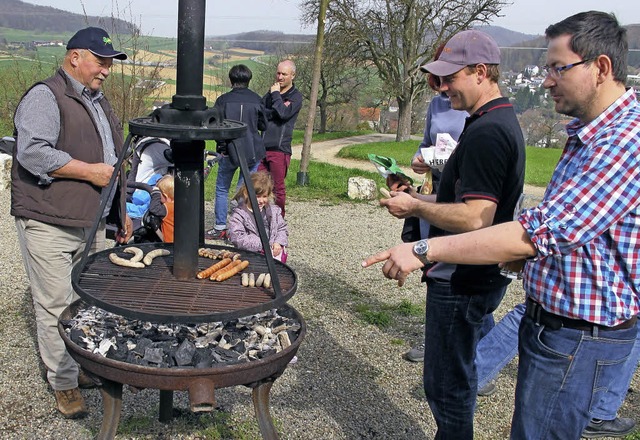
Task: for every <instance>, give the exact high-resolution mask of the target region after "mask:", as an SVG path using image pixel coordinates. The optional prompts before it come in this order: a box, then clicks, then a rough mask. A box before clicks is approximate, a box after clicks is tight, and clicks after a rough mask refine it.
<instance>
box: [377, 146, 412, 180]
mask: <svg viewBox="0 0 640 440" xmlns="http://www.w3.org/2000/svg"><path fill="white" fill-rule="evenodd" d="M368 157H369V161H370V162H371V163H372V164H373V165H375V167H376V169H377V170H378V173H380V175H381V176H382V177H384V178H385V179H386V178H387V177H389V176H390V175H392V174H395V175H397V176H399V177H400V178H401V179H402V180H405V181H407V182H408V183H409V185H413V179H412V178H411V177H409V176H407V175H406V174H405V173H404V172H403V171H402V169H400V167H399V166H398V163H397V162H396V160H395V159H394V158H392V157H385V156H378V155H377V154H373V153H370V154H368Z"/></svg>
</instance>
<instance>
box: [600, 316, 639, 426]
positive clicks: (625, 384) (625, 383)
mask: <svg viewBox="0 0 640 440" xmlns="http://www.w3.org/2000/svg"><path fill="white" fill-rule="evenodd" d="M636 328H637V329H638V334H637V336H636V341H635V342H634V343H633V348H632V349H631V354H630V355H629V359H627V361H626V362H625V363H624V365H623V366H622V371H621V372H620V374H618V375H617V376H616V378H615V380H614V382H613V383H612V384H611V386H610V387H609V390H608V392H607V393H605V394H604V396H602V399H601V400H600V402H599V404H598V405H596V406H595V407H594V408H593V410H592V411H591V417H592V418H595V419H600V420H613V419H615V418H616V417H617V416H618V408H620V406H621V405H622V402H624V399H625V397H627V391H629V385H630V384H631V380H632V379H633V374H634V373H635V371H636V368H638V363H639V362H640V321H638V324H636Z"/></svg>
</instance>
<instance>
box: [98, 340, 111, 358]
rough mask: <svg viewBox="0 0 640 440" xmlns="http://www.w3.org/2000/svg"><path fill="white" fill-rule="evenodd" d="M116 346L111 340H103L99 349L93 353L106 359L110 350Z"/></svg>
mask: <svg viewBox="0 0 640 440" xmlns="http://www.w3.org/2000/svg"><path fill="white" fill-rule="evenodd" d="M114 346H115V344H114V343H113V342H111V339H103V340H102V341H100V345H98V348H96V349H95V350H94V351H93V352H94V353H99V354H100V355H102V356H103V357H104V356H106V355H107V352H108V351H109V349H110V348H111V347H114Z"/></svg>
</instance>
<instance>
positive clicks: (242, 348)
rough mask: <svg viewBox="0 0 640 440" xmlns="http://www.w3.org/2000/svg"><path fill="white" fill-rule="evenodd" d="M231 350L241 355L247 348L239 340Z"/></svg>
mask: <svg viewBox="0 0 640 440" xmlns="http://www.w3.org/2000/svg"><path fill="white" fill-rule="evenodd" d="M233 349H234V351H237V352H238V353H240V354H242V353H244V352H245V351H247V346H246V344H245V342H244V341H243V340H239V341H238V343H237V344H235V345H234V346H233Z"/></svg>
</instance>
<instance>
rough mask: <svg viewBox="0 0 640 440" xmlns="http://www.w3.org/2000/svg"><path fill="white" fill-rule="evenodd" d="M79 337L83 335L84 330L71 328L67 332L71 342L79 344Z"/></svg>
mask: <svg viewBox="0 0 640 440" xmlns="http://www.w3.org/2000/svg"><path fill="white" fill-rule="evenodd" d="M80 337H84V332H83V331H82V330H80V329H77V328H72V329H71V331H70V332H69V339H71V340H72V341H73V342H75V343H76V344H78V345H81V344H80Z"/></svg>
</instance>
